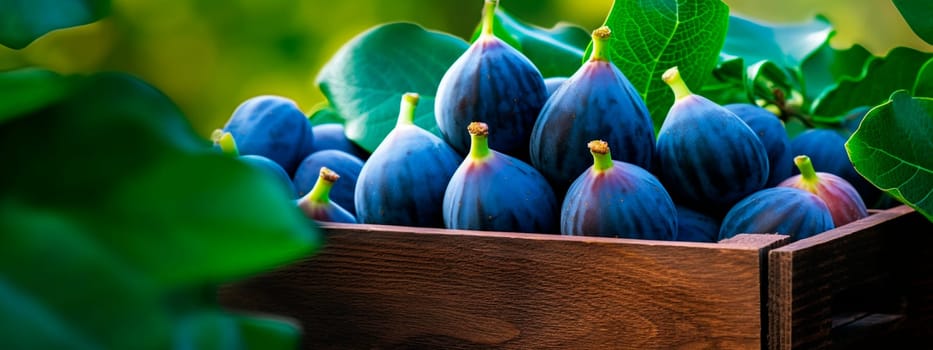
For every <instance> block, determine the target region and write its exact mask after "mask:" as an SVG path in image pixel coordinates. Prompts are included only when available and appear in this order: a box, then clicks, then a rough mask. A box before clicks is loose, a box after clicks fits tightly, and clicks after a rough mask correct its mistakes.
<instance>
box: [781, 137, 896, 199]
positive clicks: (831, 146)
mask: <svg viewBox="0 0 933 350" xmlns="http://www.w3.org/2000/svg"><path fill="white" fill-rule="evenodd" d="M790 146H791V151H792V152H793V153H794V155H807V156H808V157H810V162H811V163H812V164H813V167H814V168H816V169H820V171H822V172H827V173H830V174H836V175H838V176H841V177H842V178H843V179H845V180H846V181H848V182H849V184H851V185H852V186H853V187H855V189H856V191H858V193H859V195H860V196H862V202H864V203H865V204H866V206H871V207H874V204H875V203H877V202H878V201H879V199H881V198H882V194H883V193H884V192H882V191H881V190H880V189H878V188H877V187H875V185H872V184H871V182H868V180H866V179H865V178H864V177H862V175H860V174H859V173H858V172H856V171H855V166H854V165H852V161H851V160H849V153H848V152H847V151H846V139H845V138H844V137H843V136H842V135H840V134H839V133H838V132H836V131H835V130H832V129H816V128H813V129H807V130H806V131H804V132H802V133H800V134H798V135H797V136H796V137H794V138H793V139H791V141H790ZM791 174H792V175H797V174H800V170H799V169H797V168H794V169H792V173H791Z"/></svg>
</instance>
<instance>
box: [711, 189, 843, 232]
mask: <svg viewBox="0 0 933 350" xmlns="http://www.w3.org/2000/svg"><path fill="white" fill-rule="evenodd" d="M834 227H835V225H833V217H832V215H831V214H830V212H829V207H827V206H826V203H824V202H823V200H822V199H820V197H817V196H816V195H815V194H812V193H810V192H807V191H804V190H801V189H797V188H791V187H768V188H766V189H763V190H760V191H758V192H755V193H753V194H751V195H749V196H748V197H745V198H744V199H742V200H741V201H739V202H738V203H736V204H735V206H733V207H732V209H730V210H729V212H728V213H727V214H726V217H725V218H724V219H723V220H722V225H720V227H719V239H720V240H723V239H726V238H729V237H732V236H735V235H737V234H739V233H777V234H782V235H789V236H790V238H791V240H794V241H796V240H798V239H802V238H807V237H810V236H813V235H815V234H817V233H821V232H824V231H827V230H831V229H833V228H834Z"/></svg>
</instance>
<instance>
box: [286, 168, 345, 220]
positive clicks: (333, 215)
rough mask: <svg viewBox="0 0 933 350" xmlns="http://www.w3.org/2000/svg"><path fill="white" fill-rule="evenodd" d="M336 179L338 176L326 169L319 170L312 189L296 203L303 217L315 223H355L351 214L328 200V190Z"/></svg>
mask: <svg viewBox="0 0 933 350" xmlns="http://www.w3.org/2000/svg"><path fill="white" fill-rule="evenodd" d="M338 179H340V175H339V174H337V173H335V172H333V171H331V170H330V169H328V168H327V167H321V168H320V176H319V177H318V180H317V182H316V183H315V184H314V187H313V188H312V189H311V191H310V192H308V194H306V195H304V196H302V197H301V198H299V199H298V201H297V202H296V205H298V208H300V209H301V211H302V213H304V214H305V216H307V217H308V218H309V219H312V220H315V221H327V222H343V223H349V224H355V223H357V222H356V217H354V216H353V214H351V213H350V212H349V211H347V210H346V209H344V208H343V207H341V206H340V204H337V203H336V202H334V201H332V200H331V199H330V196H329V193H330V190H331V189H332V188H333V186H334V183H335V182H337V180H338Z"/></svg>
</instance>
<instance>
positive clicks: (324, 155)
mask: <svg viewBox="0 0 933 350" xmlns="http://www.w3.org/2000/svg"><path fill="white" fill-rule="evenodd" d="M321 167H327V168H328V169H331V170H333V171H334V172H336V173H338V174H340V182H337V183H335V184H334V188H333V189H332V190H331V191H330V198H331V199H332V200H333V201H334V202H336V203H337V204H340V206H341V207H343V208H344V209H346V210H347V211H349V212H350V213H351V214H353V215H356V201H355V200H354V198H353V197H354V195H355V192H356V182H357V179H358V178H359V177H360V172H361V171H363V160H362V159H359V158H357V157H356V156H354V155H352V154H349V153H347V152H344V151H340V150H336V149H325V150H322V151H317V152H314V153H311V154H310V155H308V156H307V157H305V159H304V160H302V161H301V164H300V165H298V170H295V176H294V177H293V178H292V182H294V183H295V190H297V191H298V195H299V196H304V195H305V194H307V193H308V192H310V191H311V188H312V187H314V184H315V183H317V181H318V177H319V172H320V169H321Z"/></svg>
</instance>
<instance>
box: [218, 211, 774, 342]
mask: <svg viewBox="0 0 933 350" xmlns="http://www.w3.org/2000/svg"><path fill="white" fill-rule="evenodd" d="M324 227H325V230H326V231H327V234H326V237H327V244H326V245H325V247H324V248H323V249H322V250H321V251H320V252H318V253H317V254H316V255H314V256H312V257H309V258H307V259H304V260H302V261H299V262H297V263H294V264H291V265H289V266H285V267H282V268H280V269H277V270H275V271H271V272H269V273H266V274H263V275H260V276H256V277H254V278H251V279H248V280H245V281H242V282H238V283H235V284H231V285H228V286H225V287H224V288H222V289H221V290H220V293H219V298H220V301H221V304H222V305H224V306H225V307H228V308H231V309H238V310H250V311H259V312H267V313H272V314H278V315H283V316H286V317H290V318H293V319H297V320H299V321H300V323H301V324H302V327H303V330H304V335H303V337H302V346H303V348H305V349H361V348H365V349H369V348H379V349H393V348H443V349H475V348H498V349H543V348H563V349H600V348H610V349H700V348H718V349H749V348H759V347H761V346H762V344H763V339H764V338H763V336H762V332H761V331H762V319H763V313H762V309H761V306H762V304H763V298H762V294H761V293H762V291H763V290H764V288H765V285H763V283H762V279H761V278H762V274H763V271H764V270H763V268H762V266H761V263H762V257H763V256H765V253H764V252H765V251H766V249H768V248H769V247H771V246H773V245H775V244H777V242H781V241H783V240H784V239H785V238H786V237H785V236H777V235H743V236H741V237H738V238H736V239H733V240H729V241H724V242H722V243H688V242H657V241H640V240H628V239H614V238H591V237H565V236H554V235H537V234H519V233H496V232H475V231H452V230H434V229H418V228H410V227H391V226H374V225H340V224H327V225H325V226H324Z"/></svg>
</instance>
